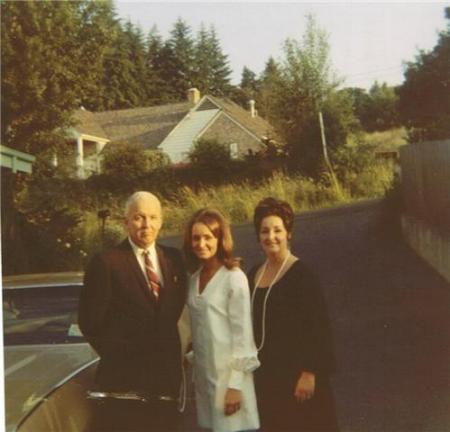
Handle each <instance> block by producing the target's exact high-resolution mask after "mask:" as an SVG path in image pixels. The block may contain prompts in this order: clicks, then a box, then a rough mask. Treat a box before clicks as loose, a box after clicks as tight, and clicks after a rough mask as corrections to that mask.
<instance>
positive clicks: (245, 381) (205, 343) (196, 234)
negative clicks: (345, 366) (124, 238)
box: [183, 209, 259, 432]
mask: <svg viewBox="0 0 450 432" xmlns="http://www.w3.org/2000/svg"><path fill="white" fill-rule="evenodd" d="M183 248H184V252H185V256H186V261H187V265H188V268H189V269H190V270H191V271H193V274H192V276H191V277H190V282H189V291H188V302H187V303H188V307H189V312H190V316H191V326H192V345H193V350H192V352H191V353H189V354H187V356H188V359H189V361H191V362H192V363H193V366H194V383H195V393H196V405H197V417H198V422H199V424H200V426H201V427H203V428H206V429H210V430H213V431H214V432H233V431H242V430H249V429H258V428H259V419H258V411H257V406H256V398H255V389H254V385H253V374H252V372H253V370H255V369H256V368H257V367H258V366H259V362H258V359H257V355H256V348H255V344H254V341H253V331H252V323H251V316H250V292H249V288H248V282H247V277H246V276H245V274H244V273H243V272H242V270H241V269H240V268H239V262H238V260H236V259H235V258H234V257H233V255H232V250H233V240H232V237H231V232H230V228H229V225H228V224H227V223H226V221H225V220H224V218H223V217H222V215H221V214H220V213H219V212H218V211H217V210H214V209H202V210H199V211H198V212H197V213H195V214H194V216H193V217H192V219H191V221H190V222H189V224H188V227H187V230H186V233H185V238H184V247H183Z"/></svg>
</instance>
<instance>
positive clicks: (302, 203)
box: [163, 173, 349, 234]
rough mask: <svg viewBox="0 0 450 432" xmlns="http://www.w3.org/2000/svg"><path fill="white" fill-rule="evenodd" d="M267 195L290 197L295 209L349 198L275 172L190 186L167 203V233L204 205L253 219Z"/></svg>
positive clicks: (237, 217) (238, 217)
mask: <svg viewBox="0 0 450 432" xmlns="http://www.w3.org/2000/svg"><path fill="white" fill-rule="evenodd" d="M267 196H273V197H277V198H279V199H283V200H286V201H288V202H289V203H290V204H291V205H292V207H293V208H294V211H295V212H300V211H303V210H309V209H317V208H322V207H327V206H331V205H333V204H336V203H338V202H343V201H348V200H349V198H348V196H347V195H346V197H345V198H343V196H342V194H341V195H340V194H339V193H338V192H337V191H336V190H335V189H334V188H332V187H328V186H324V185H322V184H318V183H314V182H313V181H312V180H311V179H307V178H304V177H301V176H293V177H290V176H287V175H286V174H283V173H276V174H274V175H273V176H272V177H271V178H270V179H268V180H265V181H263V182H262V183H260V184H259V185H256V186H255V185H254V184H251V183H249V182H243V183H239V184H230V185H225V186H220V187H216V188H203V189H201V190H199V191H197V192H194V191H193V190H192V189H190V188H188V187H184V188H182V189H181V190H180V191H179V193H178V194H177V195H176V196H174V198H173V199H172V200H170V201H166V202H164V203H163V205H164V209H165V210H164V231H163V233H164V234H169V233H170V234H173V233H178V232H181V231H182V230H183V228H184V226H185V224H186V221H187V220H188V219H189V218H190V217H191V215H192V214H193V213H194V212H195V211H196V210H198V209H200V208H202V207H215V208H217V209H219V210H220V211H221V212H222V213H223V214H224V216H225V217H227V218H228V220H229V221H230V222H231V223H233V224H240V223H245V222H250V221H251V220H252V218H253V210H254V208H255V206H256V204H257V203H258V202H259V201H260V200H261V199H263V198H265V197H267Z"/></svg>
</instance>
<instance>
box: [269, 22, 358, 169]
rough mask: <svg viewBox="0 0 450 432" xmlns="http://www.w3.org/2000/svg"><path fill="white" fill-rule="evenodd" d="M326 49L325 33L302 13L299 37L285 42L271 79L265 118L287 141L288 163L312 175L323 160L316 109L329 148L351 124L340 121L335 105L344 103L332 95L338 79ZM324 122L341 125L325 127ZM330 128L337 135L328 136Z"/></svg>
mask: <svg viewBox="0 0 450 432" xmlns="http://www.w3.org/2000/svg"><path fill="white" fill-rule="evenodd" d="M329 50H330V47H329V44H328V36H327V34H326V33H325V32H324V31H323V30H321V29H320V28H319V27H318V25H317V23H316V21H315V19H314V18H313V17H312V16H311V15H310V16H308V17H307V25H306V30H305V33H304V36H303V39H302V41H301V42H298V41H296V40H293V39H288V40H286V42H285V45H284V59H283V61H282V62H281V64H280V76H279V78H277V80H276V81H274V83H275V82H276V85H275V86H274V88H273V109H271V114H270V116H271V120H272V122H273V123H274V125H275V126H276V128H277V130H278V133H279V134H280V135H281V136H282V137H283V138H284V141H285V142H286V144H287V147H288V151H289V154H290V161H291V163H292V166H293V167H296V168H299V169H300V170H302V171H303V172H304V173H306V174H308V175H317V174H318V173H319V171H320V169H321V165H323V162H324V152H323V150H322V140H321V134H320V128H319V112H322V111H323V112H324V119H325V128H326V137H327V141H328V143H329V144H330V145H332V146H333V147H338V146H340V145H343V144H344V143H345V135H346V132H348V131H346V128H345V125H346V124H350V123H351V122H349V121H347V120H346V121H345V123H342V122H343V118H341V117H340V116H339V109H336V107H337V106H339V104H343V105H347V102H346V101H345V97H344V96H342V95H339V96H338V95H336V88H337V86H338V84H339V81H338V80H337V78H336V77H335V74H334V72H333V70H332V67H331V62H330V57H329ZM345 112H346V113H347V110H345ZM350 114H351V113H350ZM332 118H333V119H332ZM330 122H331V123H332V122H338V123H341V126H340V127H339V128H334V129H329V128H328V125H329V124H330ZM333 130H340V133H339V134H338V135H336V136H333V135H332V133H333ZM341 132H345V133H341ZM325 162H326V160H325Z"/></svg>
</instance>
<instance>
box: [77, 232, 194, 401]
mask: <svg viewBox="0 0 450 432" xmlns="http://www.w3.org/2000/svg"><path fill="white" fill-rule="evenodd" d="M156 251H157V254H158V259H159V264H160V266H161V271H162V273H163V278H164V287H163V288H162V289H161V292H160V297H159V300H158V301H156V299H155V298H154V297H153V295H152V294H151V292H150V290H149V288H148V285H147V282H146V280H145V277H144V274H143V272H142V270H141V267H140V266H139V263H138V261H137V259H136V256H135V255H134V253H133V250H132V248H131V245H130V243H129V241H128V239H127V240H125V241H123V242H122V243H121V244H120V245H119V246H117V247H115V248H112V249H110V250H107V251H105V252H102V253H100V254H99V255H96V256H95V257H94V258H93V259H92V261H91V262H90V264H89V265H88V267H87V269H86V273H85V278H84V287H83V290H82V292H81V296H80V304H79V325H80V329H81V331H82V333H83V335H84V336H85V337H86V339H87V340H88V342H89V343H90V344H91V345H92V347H93V348H94V349H95V350H96V351H97V352H98V354H99V356H100V362H99V366H98V369H97V376H96V381H97V384H98V387H99V388H100V389H102V390H105V391H138V392H144V393H148V394H151V395H161V394H163V395H171V396H173V397H176V396H178V391H179V386H180V381H181V352H180V349H181V348H180V338H179V334H178V329H177V321H178V319H179V317H180V314H181V311H182V309H183V305H184V302H185V295H186V272H185V268H184V264H183V260H182V257H181V254H180V252H179V251H178V250H176V249H174V248H169V247H166V246H162V245H157V246H156Z"/></svg>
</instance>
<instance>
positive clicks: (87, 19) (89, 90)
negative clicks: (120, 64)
mask: <svg viewBox="0 0 450 432" xmlns="http://www.w3.org/2000/svg"><path fill="white" fill-rule="evenodd" d="M80 13H81V28H80V42H79V46H80V48H81V49H82V50H83V97H82V99H81V104H82V105H83V107H85V108H86V109H88V110H91V111H100V110H102V109H105V108H106V106H108V104H104V101H105V100H107V99H108V98H109V97H110V95H109V94H108V93H107V92H106V89H105V88H104V85H103V82H104V76H105V62H106V59H107V57H110V56H111V55H112V53H113V51H114V50H115V48H116V47H115V44H114V43H115V37H116V34H117V32H118V31H119V29H120V23H119V19H118V18H117V16H116V12H115V9H114V4H113V2H112V0H104V1H101V2H99V1H87V2H81V4H80Z"/></svg>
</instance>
